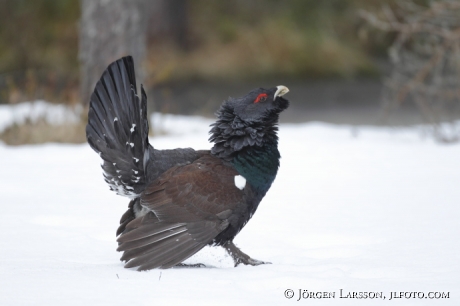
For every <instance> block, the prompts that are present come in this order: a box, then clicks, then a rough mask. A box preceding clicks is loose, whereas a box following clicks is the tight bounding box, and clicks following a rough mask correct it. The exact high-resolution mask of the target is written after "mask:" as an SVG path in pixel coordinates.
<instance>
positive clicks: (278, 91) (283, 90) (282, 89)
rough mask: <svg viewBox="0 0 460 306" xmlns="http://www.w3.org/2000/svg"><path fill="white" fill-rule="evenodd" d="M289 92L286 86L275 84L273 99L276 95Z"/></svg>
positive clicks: (279, 95)
mask: <svg viewBox="0 0 460 306" xmlns="http://www.w3.org/2000/svg"><path fill="white" fill-rule="evenodd" d="M288 92H289V89H288V88H287V87H286V86H283V85H279V86H276V92H275V96H274V97H273V100H274V99H276V98H277V97H281V96H283V95H285V94H287V93H288Z"/></svg>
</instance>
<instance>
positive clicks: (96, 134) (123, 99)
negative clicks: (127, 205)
mask: <svg viewBox="0 0 460 306" xmlns="http://www.w3.org/2000/svg"><path fill="white" fill-rule="evenodd" d="M141 98H142V99H139V96H138V95H137V91H136V78H135V72H134V63H133V59H132V57H130V56H127V57H123V58H121V59H119V60H118V61H116V62H114V63H112V64H111V65H110V66H109V67H108V68H107V69H106V71H105V72H104V73H103V75H102V77H101V79H100V80H99V82H98V83H97V84H96V87H95V89H94V92H93V94H92V95H91V102H90V109H89V113H88V125H87V127H86V137H87V139H88V143H89V145H90V146H91V148H93V150H95V151H96V152H98V153H99V154H100V156H101V158H102V159H103V160H104V163H103V165H102V169H103V170H104V178H105V181H106V182H107V183H108V184H109V186H110V189H111V190H114V191H116V192H117V193H118V194H120V195H124V196H128V197H130V198H135V197H137V196H138V195H139V194H140V193H141V192H142V190H143V189H144V187H145V184H146V177H145V169H146V166H147V164H148V163H149V150H150V144H149V140H148V131H149V125H148V120H147V96H146V94H145V92H144V89H143V88H142V90H141Z"/></svg>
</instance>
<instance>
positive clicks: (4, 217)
mask: <svg viewBox="0 0 460 306" xmlns="http://www.w3.org/2000/svg"><path fill="white" fill-rule="evenodd" d="M153 119H154V121H155V124H154V128H155V129H157V130H158V129H162V130H163V131H165V132H169V134H168V135H165V136H159V137H155V138H152V139H151V143H152V144H153V145H154V146H156V147H157V148H175V147H188V146H189V147H193V148H209V147H210V145H209V144H208V142H207V138H208V134H207V131H208V124H209V123H210V121H209V120H208V119H202V118H188V117H175V116H160V115H155V116H154V117H153ZM356 135H357V136H356ZM279 136H280V151H281V154H282V160H281V168H280V171H279V174H278V177H277V179H276V181H275V183H274V184H273V186H272V188H271V190H270V191H269V192H268V194H267V196H266V197H265V199H264V200H263V201H262V203H261V205H260V206H259V209H258V211H257V213H256V214H255V215H254V217H253V218H252V220H251V221H250V222H249V223H248V224H247V226H246V227H245V228H244V229H243V231H242V232H241V233H240V234H239V235H238V236H237V238H236V239H235V242H236V244H237V245H238V246H239V247H241V249H242V250H243V251H244V252H246V253H248V254H249V255H251V256H253V257H254V258H256V259H261V260H265V261H271V262H272V264H271V265H263V266H258V267H252V266H250V267H248V266H239V267H237V268H234V267H233V266H232V260H231V258H230V257H229V256H227V255H226V254H225V253H224V251H223V249H221V248H211V247H209V248H206V249H204V250H202V251H201V252H199V253H198V254H197V255H195V256H194V257H192V258H190V259H189V260H188V262H190V263H197V262H201V263H204V264H206V265H207V268H174V269H169V270H152V271H148V272H137V271H135V270H131V269H124V268H123V264H122V263H121V262H120V261H119V257H120V256H121V254H120V253H117V252H116V251H115V249H116V247H117V244H116V242H115V230H116V229H117V226H118V221H119V218H120V216H121V215H122V213H123V212H124V211H125V209H126V206H127V204H128V200H127V199H126V198H123V197H120V196H116V195H115V194H114V193H112V192H110V191H109V190H108V187H107V186H106V185H105V183H104V181H103V179H102V173H101V169H100V167H99V165H100V159H99V156H98V155H97V154H96V153H94V152H93V151H92V150H91V149H90V148H89V146H88V145H86V144H83V145H60V144H46V145H40V146H21V147H9V146H6V145H4V144H0V160H1V170H2V171H1V172H2V173H1V175H0V186H1V190H2V191H1V200H0V216H1V222H0V241H1V244H2V246H1V248H0V305H294V304H297V303H298V304H304V305H307V304H308V305H371V306H372V305H459V303H460V268H459V267H460V265H459V260H460V241H459V237H460V221H459V220H460V205H459V204H460V188H459V183H460V145H450V146H442V145H437V144H435V143H433V142H432V141H430V140H424V139H422V138H421V137H420V136H419V134H418V133H417V131H416V130H413V129H405V130H390V129H385V128H372V127H363V128H360V129H359V132H358V133H356V130H354V131H353V132H352V129H351V128H350V127H347V126H334V125H326V124H321V123H309V124H298V125H281V126H280V133H279ZM287 289H292V290H293V292H292V293H293V297H292V298H291V299H288V298H286V297H285V294H288V295H289V294H290V292H288V291H286V290H287ZM299 289H301V290H308V292H335V294H336V295H335V298H331V299H326V298H324V299H313V298H308V299H304V298H301V299H300V301H297V300H298V299H299ZM340 289H342V290H343V291H342V296H346V295H347V294H348V293H349V292H354V291H356V292H382V293H383V295H384V296H385V297H386V299H385V300H383V299H365V300H357V299H351V298H340V293H341V292H340ZM406 291H407V292H412V291H416V292H423V293H424V294H425V296H428V294H429V292H446V293H447V292H449V297H450V298H448V299H430V298H422V299H418V298H410V299H405V298H402V299H392V300H390V297H391V292H398V294H399V292H406ZM308 292H307V293H308ZM304 297H307V295H306V294H304Z"/></svg>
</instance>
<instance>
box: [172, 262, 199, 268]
mask: <svg viewBox="0 0 460 306" xmlns="http://www.w3.org/2000/svg"><path fill="white" fill-rule="evenodd" d="M174 267H177V268H206V265H204V264H202V263H196V264H185V263H182V262H181V263H178V264H177V265H175V266H174Z"/></svg>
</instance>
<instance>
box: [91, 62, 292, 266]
mask: <svg viewBox="0 0 460 306" xmlns="http://www.w3.org/2000/svg"><path fill="white" fill-rule="evenodd" d="M287 92H288V89H287V88H286V87H285V86H277V87H273V88H271V89H263V88H258V89H254V90H252V91H251V92H249V93H248V94H247V95H245V96H243V97H241V98H237V99H234V98H229V99H228V100H226V101H224V102H223V104H222V106H221V107H220V109H219V111H218V112H217V113H216V115H217V121H216V122H215V123H213V124H212V125H211V130H210V135H211V136H210V138H209V140H210V142H212V143H213V144H214V145H213V147H212V148H211V150H194V149H191V148H186V149H172V150H157V149H155V148H154V147H152V146H151V145H150V143H149V138H148V130H149V124H148V120H147V96H146V94H145V91H144V89H143V87H142V85H141V95H140V97H139V96H138V94H137V89H136V79H135V73H134V64H133V59H132V57H130V56H127V57H123V58H121V59H119V60H117V61H115V62H113V63H112V64H110V65H109V66H108V68H107V69H106V70H105V72H104V73H103V75H102V77H101V78H100V80H99V81H98V83H97V84H96V87H95V89H94V92H93V93H92V95H91V101H90V107H89V113H88V125H87V127H86V137H87V140H88V143H89V145H90V146H91V148H92V149H93V150H95V151H96V152H97V153H99V155H100V157H101V158H102V160H103V164H102V169H103V173H104V178H105V181H106V182H107V184H108V185H109V186H110V189H111V190H113V191H115V192H116V193H117V194H119V195H122V196H126V197H128V198H130V199H131V201H130V203H129V207H128V210H127V211H126V213H124V215H123V216H122V217H121V220H120V226H119V228H118V230H117V236H118V239H117V241H118V244H119V246H118V249H117V250H118V251H122V252H123V256H122V257H121V260H122V261H125V262H126V264H125V267H126V268H131V267H138V270H149V269H154V268H170V267H173V266H175V265H179V264H181V263H182V262H183V261H184V260H186V259H187V258H189V257H190V256H192V255H193V254H195V253H196V252H198V251H199V250H201V249H202V248H203V247H204V246H206V245H216V246H222V247H224V248H225V249H226V250H227V252H228V253H229V254H230V255H231V257H232V258H233V260H234V263H235V266H237V265H238V264H240V263H243V264H246V265H248V264H249V265H260V264H264V263H267V262H263V261H260V260H256V259H253V258H251V257H249V256H248V255H247V254H245V253H243V252H242V251H241V250H240V249H239V248H237V247H236V246H235V244H234V243H233V239H234V238H235V236H236V235H237V234H238V233H239V232H240V230H241V229H242V228H243V227H244V225H245V224H246V223H247V222H248V221H249V219H250V218H251V217H252V215H253V214H254V212H255V211H256V209H257V207H258V205H259V203H260V201H261V200H262V198H263V197H264V196H265V194H266V192H267V191H268V189H269V188H270V186H271V185H272V183H273V181H274V179H275V177H276V174H277V171H278V167H279V159H280V153H279V151H278V136H277V131H278V127H277V124H278V118H279V114H280V113H281V112H282V111H283V110H285V109H286V108H287V107H288V105H289V102H288V100H286V99H285V98H284V97H283V95H284V94H286V93H287Z"/></svg>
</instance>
